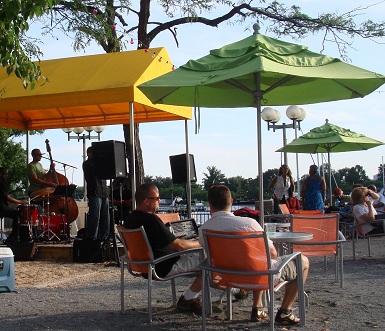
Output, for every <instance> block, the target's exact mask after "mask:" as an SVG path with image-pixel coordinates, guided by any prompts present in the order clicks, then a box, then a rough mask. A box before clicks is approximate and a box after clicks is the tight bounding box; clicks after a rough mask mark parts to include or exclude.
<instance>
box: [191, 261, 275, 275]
mask: <svg viewBox="0 0 385 331" xmlns="http://www.w3.org/2000/svg"><path fill="white" fill-rule="evenodd" d="M198 268H199V269H202V270H207V271H211V272H218V273H226V274H229V275H243V276H263V275H275V274H278V273H279V271H277V270H275V269H274V270H273V269H271V270H263V271H245V270H241V271H238V270H231V269H222V268H216V267H210V266H209V265H207V260H204V261H203V262H202V263H200V264H199V266H198Z"/></svg>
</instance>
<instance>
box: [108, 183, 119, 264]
mask: <svg viewBox="0 0 385 331" xmlns="http://www.w3.org/2000/svg"><path fill="white" fill-rule="evenodd" d="M110 192H111V211H112V215H111V217H110V236H109V237H110V238H111V239H112V247H113V248H114V253H115V259H116V264H117V267H120V260H119V249H118V244H117V242H116V233H115V204H114V191H113V188H112V179H110Z"/></svg>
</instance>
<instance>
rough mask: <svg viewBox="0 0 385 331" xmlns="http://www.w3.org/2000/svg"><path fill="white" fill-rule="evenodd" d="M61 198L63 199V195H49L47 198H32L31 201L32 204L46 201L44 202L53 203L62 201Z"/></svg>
mask: <svg viewBox="0 0 385 331" xmlns="http://www.w3.org/2000/svg"><path fill="white" fill-rule="evenodd" d="M61 197H62V196H61V195H47V196H45V197H36V198H32V199H31V201H32V202H41V201H44V202H47V201H50V202H51V201H54V200H57V199H60V198H61Z"/></svg>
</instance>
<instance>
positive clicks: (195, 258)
mask: <svg viewBox="0 0 385 331" xmlns="http://www.w3.org/2000/svg"><path fill="white" fill-rule="evenodd" d="M200 262H201V258H200V254H199V253H198V252H196V253H191V254H183V255H181V257H180V258H179V260H178V261H177V262H176V263H175V264H174V265H173V266H172V268H171V270H170V272H169V273H168V274H167V276H171V275H174V274H177V273H181V272H187V271H199V269H198V265H199V263H200Z"/></svg>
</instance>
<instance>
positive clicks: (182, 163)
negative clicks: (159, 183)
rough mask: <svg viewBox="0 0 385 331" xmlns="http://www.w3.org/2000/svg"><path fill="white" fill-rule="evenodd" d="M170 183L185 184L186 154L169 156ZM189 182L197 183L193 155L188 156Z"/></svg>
mask: <svg viewBox="0 0 385 331" xmlns="http://www.w3.org/2000/svg"><path fill="white" fill-rule="evenodd" d="M170 165H171V174H172V182H173V183H174V184H183V183H187V164H186V154H179V155H171V156H170ZM189 180H190V182H196V181H197V174H196V171H195V162H194V155H192V154H190V178H189Z"/></svg>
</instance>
